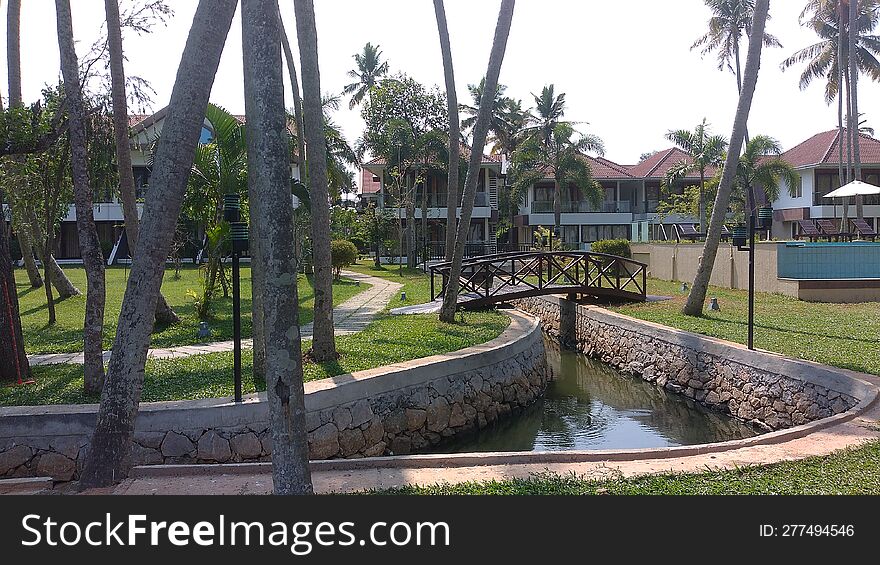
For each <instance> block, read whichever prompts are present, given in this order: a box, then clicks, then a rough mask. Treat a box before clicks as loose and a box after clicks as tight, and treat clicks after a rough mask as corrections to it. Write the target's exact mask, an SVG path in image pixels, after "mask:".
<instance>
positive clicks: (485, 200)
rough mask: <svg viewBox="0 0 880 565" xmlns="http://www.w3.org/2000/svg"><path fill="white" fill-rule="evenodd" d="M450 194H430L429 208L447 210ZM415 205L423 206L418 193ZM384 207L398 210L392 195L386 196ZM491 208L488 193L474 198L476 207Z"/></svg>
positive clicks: (420, 195)
mask: <svg viewBox="0 0 880 565" xmlns="http://www.w3.org/2000/svg"><path fill="white" fill-rule="evenodd" d="M448 198H449V194H448V193H446V192H429V193H428V198H427V205H428V208H446V206H447V199H448ZM413 204H415V207H416V208H421V206H422V194H421V193H418V194H416V195H415V196H414V198H413ZM384 205H385V207H386V208H397V207H398V205H397V202H396V199H395V198H394V197H393V196H391V195H390V194H385V195H384ZM488 206H489V194H488V193H486V192H478V193H476V195H475V196H474V207H475V208H485V207H488Z"/></svg>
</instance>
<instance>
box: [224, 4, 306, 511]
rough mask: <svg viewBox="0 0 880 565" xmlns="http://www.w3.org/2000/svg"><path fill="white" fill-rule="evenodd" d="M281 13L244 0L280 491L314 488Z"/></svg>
mask: <svg viewBox="0 0 880 565" xmlns="http://www.w3.org/2000/svg"><path fill="white" fill-rule="evenodd" d="M273 4H274V6H273ZM276 11H277V0H242V5H241V12H242V18H241V21H242V46H243V49H242V51H243V55H244V57H243V59H244V89H245V113H246V114H247V140H248V170H249V171H251V176H253V177H255V178H254V180H253V181H252V183H251V185H252V190H253V194H254V196H256V198H255V199H253V200H251V202H252V203H254V204H256V208H257V216H258V218H259V222H257V224H256V226H255V227H258V230H257V231H258V236H259V246H258V247H259V249H260V258H259V261H260V262H262V263H263V268H264V269H265V277H263V280H261V281H260V282H259V285H260V288H259V289H258V290H259V291H260V292H261V293H263V298H264V301H265V305H266V311H265V318H264V324H265V335H266V344H265V346H266V353H267V355H266V382H267V383H268V386H267V387H266V389H267V391H266V392H267V396H268V399H269V420H270V427H271V430H272V478H273V481H274V484H275V494H311V493H312V479H311V472H310V470H309V446H308V442H307V440H306V432H305V427H306V409H305V397H304V391H303V380H302V378H303V377H302V363H301V359H302V351H301V349H300V336H299V304H298V302H299V301H298V297H297V288H296V271H295V270H294V261H293V255H294V237H293V230H292V229H291V228H292V226H293V204H292V202H291V199H290V158H289V151H288V146H287V114H286V112H285V110H284V79H283V78H282V71H281V52H280V50H279V49H278V44H279V34H280V32H279V21H280V20H279V18H278V17H277V16H276ZM297 19H298V20H299V19H300V14H299V13H298V14H297ZM304 23H305V22H304ZM312 23H314V19H312ZM311 28H312V29H314V25H311ZM319 117H320V114H319ZM252 225H253V224H252Z"/></svg>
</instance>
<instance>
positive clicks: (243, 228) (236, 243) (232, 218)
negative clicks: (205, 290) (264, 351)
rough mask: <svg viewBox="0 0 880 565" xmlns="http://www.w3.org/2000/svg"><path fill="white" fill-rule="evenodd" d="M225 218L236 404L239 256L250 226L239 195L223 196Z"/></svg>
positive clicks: (238, 387) (238, 381) (238, 390)
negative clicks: (229, 253) (229, 247)
mask: <svg viewBox="0 0 880 565" xmlns="http://www.w3.org/2000/svg"><path fill="white" fill-rule="evenodd" d="M223 218H224V219H225V220H226V221H227V222H229V236H230V240H231V242H232V339H233V342H234V346H233V350H232V351H233V353H232V374H233V379H234V381H235V402H236V403H240V402H241V281H240V278H241V277H240V272H241V271H240V265H239V254H240V253H243V252H245V251H247V249H248V225H247V223H245V222H242V221H240V220H241V200H240V198H239V196H238V194H226V195H224V196H223Z"/></svg>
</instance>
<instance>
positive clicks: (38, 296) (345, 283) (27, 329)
mask: <svg viewBox="0 0 880 565" xmlns="http://www.w3.org/2000/svg"><path fill="white" fill-rule="evenodd" d="M64 271H65V272H66V273H67V276H68V277H70V280H72V281H73V283H74V284H75V285H76V286H77V288H79V289H80V290H82V291H85V288H86V274H85V270H83V268H82V267H65V268H64ZM128 274H129V271H128V269H125V268H122V267H112V268H108V269H107V271H106V279H107V305H106V311H105V313H104V324H105V325H104V349H110V347H111V346H112V344H113V337H114V336H115V334H116V323H117V321H118V318H119V310H120V308H121V306H122V297H123V295H124V294H125V286H126V284H127V281H128ZM180 274H181V277H180V279H179V280H175V279H174V271H173V269H168V270H167V271H166V272H165V279H164V281H163V283H162V293H163V294H164V295H165V298H166V299H167V300H168V302H169V304H171V306H172V308H174V311H175V312H177V314H178V315H179V316H180V317H181V321H180V323H179V324H175V325H173V326H169V327H166V328H159V331H157V332H156V333H154V334H153V339H152V341H151V345H152V347H172V346H175V345H192V344H195V343H200V342H203V341H205V340H203V339H199V337H198V336H197V333H196V332H197V330H198V326H199V320H198V317H197V316H196V314H195V307H194V306H193V300H192V298H191V297H189V296H187V292H188V291H190V290H192V291H193V292H196V293H201V274H200V272H199V270H198V269H196V268H193V267H187V268H184V269H182V270H181V273H180ZM15 276H16V283H17V287H18V299H19V305H20V308H21V318H22V330H23V331H24V341H25V347H26V349H27V352H28V353H29V354H34V353H71V352H77V351H82V348H83V345H82V327H83V316H84V314H83V312H84V309H85V296H76V297H73V298H69V299H67V300H64V301H62V302H60V303H57V304H56V313H57V318H58V320H57V322H56V323H55V324H54V325H52V326H48V325H47V324H46V322H47V320H48V314H47V309H46V293H45V290H44V289H42V288H39V289H32V288H31V287H30V285H29V284H28V281H27V274H26V273H25V271H24V269H18V270H16V273H15ZM367 288H369V285H363V284H362V285H360V286H356V285H355V283H354V282H352V281H350V280H341V281H338V282H336V283H334V285H333V301H334V303H335V304H339V303H341V302H344V301H345V300H347V299H349V298H351V297H352V296H354V295H355V294H357V293H359V292H362V291H364V290H366V289H367ZM298 292H299V300H300V314H299V315H300V323H301V324H306V323H308V322H310V321H311V320H312V308H313V307H314V291H313V288H312V281H311V279H310V278H307V277H305V276H300V278H299V284H298ZM229 293H230V297H229V298H223V295H222V292H221V293H219V296H218V297H217V298H215V299H214V302H213V304H212V306H211V317H210V318H209V320H208V323H209V325H210V327H211V337H210V338H209V341H224V340H228V339H232V290H231V289H230V291H229ZM241 297H242V298H241V308H242V316H241V328H242V334H243V335H244V336H245V337H250V335H251V315H250V309H251V270H250V267H248V266H242V269H241Z"/></svg>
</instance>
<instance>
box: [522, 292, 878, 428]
mask: <svg viewBox="0 0 880 565" xmlns="http://www.w3.org/2000/svg"><path fill="white" fill-rule="evenodd" d="M517 306H518V307H519V308H520V309H521V310H524V311H527V312H530V313H532V314H534V315H536V316H538V317H539V318H540V319H541V321H542V325H543V327H544V330H545V332H547V333H548V334H549V335H550V336H551V337H553V338H554V339H557V340H558V341H560V342H561V343H562V344H564V345H566V346H568V347H573V348H576V349H577V350H579V351H581V352H582V353H584V354H585V355H587V356H589V357H593V358H596V359H599V360H601V361H603V362H604V363H608V364H610V365H612V366H614V367H616V368H617V369H619V370H621V371H624V372H626V373H630V374H633V375H638V376H641V377H642V378H643V379H645V380H647V381H649V382H652V383H654V384H656V385H657V386H660V387H663V388H665V389H667V390H670V391H674V392H677V393H680V394H683V395H685V396H688V397H689V398H692V399H694V400H696V401H697V402H700V403H702V404H704V405H707V406H710V407H712V408H715V409H717V410H720V411H722V412H726V413H728V414H730V415H732V416H734V417H736V418H739V419H741V420H745V421H748V422H750V423H752V424H755V425H757V426H759V427H761V428H764V429H766V430H777V429H783V428H789V427H792V426H797V425H800V424H805V423H808V422H811V421H814V420H818V419H821V418H826V417H829V416H832V415H835V414H840V413H842V412H845V411H847V410H849V409H850V408H852V407H853V406H855V405H856V404H858V403H859V402H860V401H861V400H862V399H865V398H869V397H871V395H873V394H874V393H873V391H872V389H871V387H870V385H869V384H867V383H866V382H864V381H861V380H858V379H857V378H855V375H856V374H855V373H852V372H850V371H845V370H843V369H835V368H832V367H826V366H822V365H818V364H815V363H809V362H806V361H799V360H793V359H787V358H785V357H782V356H780V355H776V354H773V353H768V352H763V351H749V350H748V349H747V348H745V347H743V346H740V345H738V344H733V343H729V342H725V341H721V340H718V339H714V338H710V337H706V336H702V335H698V334H693V333H689V332H684V331H680V330H676V329H673V328H668V327H665V326H661V325H658V324H653V323H650V322H644V321H641V320H636V319H634V318H631V317H629V316H623V315H620V314H616V313H614V312H610V311H608V310H605V309H603V308H599V307H595V306H583V305H578V304H576V303H574V302H571V301H568V300H565V299H563V298H560V297H538V298H530V299H524V300H521V301H518V303H517Z"/></svg>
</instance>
